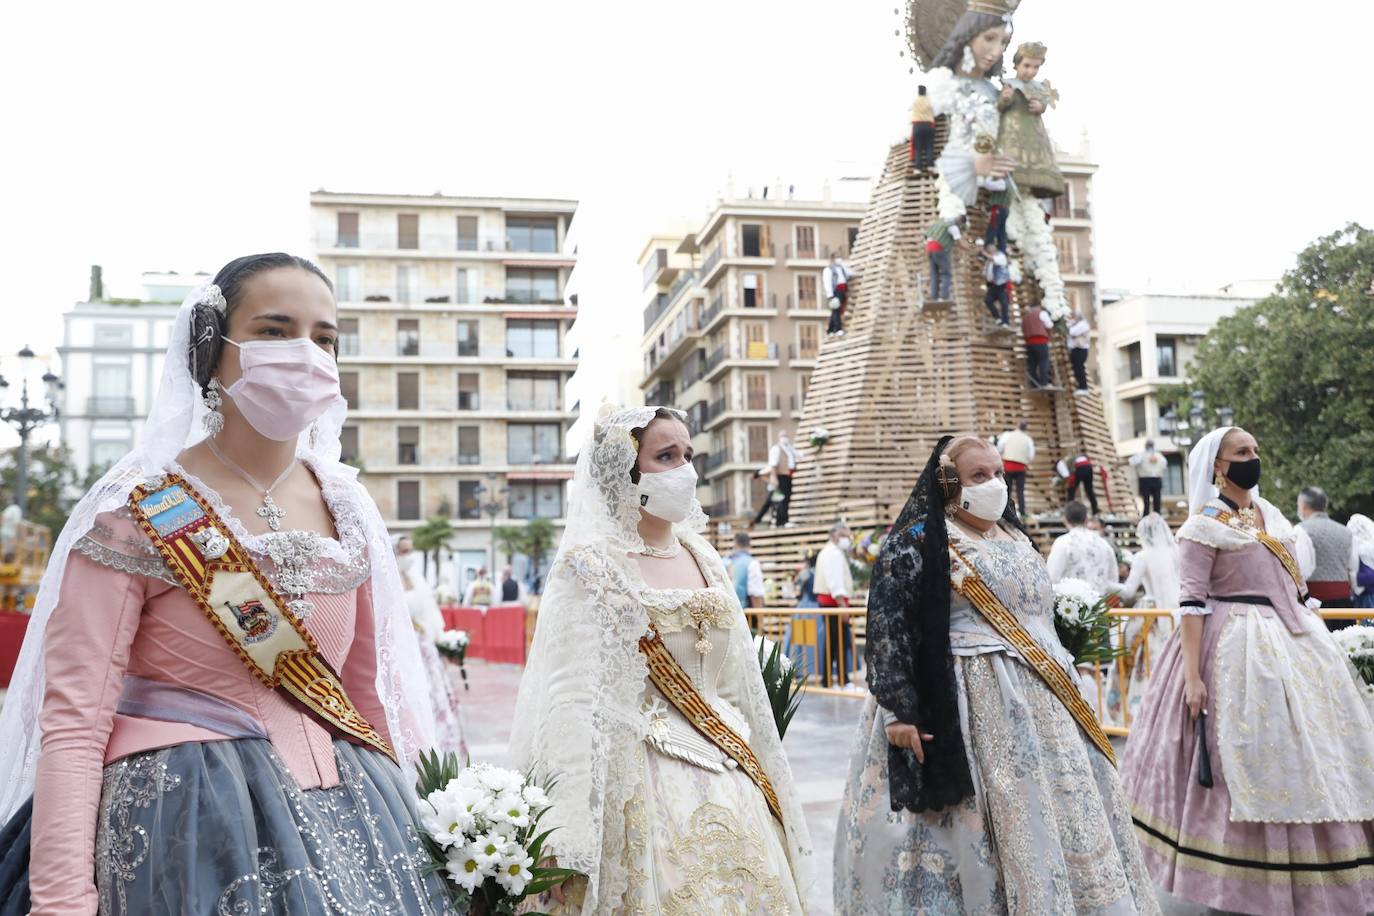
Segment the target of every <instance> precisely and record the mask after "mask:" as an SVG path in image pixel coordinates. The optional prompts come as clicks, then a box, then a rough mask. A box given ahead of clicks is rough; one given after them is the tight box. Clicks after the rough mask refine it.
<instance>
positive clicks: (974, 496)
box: [959, 477, 1007, 522]
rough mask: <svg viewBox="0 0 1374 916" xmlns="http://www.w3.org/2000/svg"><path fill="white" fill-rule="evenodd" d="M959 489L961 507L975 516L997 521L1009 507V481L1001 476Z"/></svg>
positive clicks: (984, 519)
mask: <svg viewBox="0 0 1374 916" xmlns="http://www.w3.org/2000/svg"><path fill="white" fill-rule="evenodd" d="M959 490H960V493H959V507H960V508H962V509H963V510H964V511H965V512H967V513H968V514H969V515H972V516H973V517H974V518H981V519H982V520H983V521H985V522H995V521H997V520H998V519H999V518H1001V517H1002V513H1003V512H1005V511H1006V509H1007V482H1006V481H1005V480H1003V479H1002V478H1001V477H994V478H992V479H991V480H985V481H983V482H982V483H980V484H977V485H975V486H971V487H970V486H962V487H960V488H959Z"/></svg>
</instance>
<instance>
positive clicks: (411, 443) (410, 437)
mask: <svg viewBox="0 0 1374 916" xmlns="http://www.w3.org/2000/svg"><path fill="white" fill-rule="evenodd" d="M396 463H397V464H419V463H420V427H418V426H398V427H396Z"/></svg>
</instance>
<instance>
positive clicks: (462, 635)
mask: <svg viewBox="0 0 1374 916" xmlns="http://www.w3.org/2000/svg"><path fill="white" fill-rule="evenodd" d="M469 642H471V639H469V637H468V633H467V630H443V631H441V632H440V633H439V635H438V636H436V637H435V638H434V648H435V649H436V650H438V652H439V654H440V655H442V656H443V657H444V658H446V659H448V660H449V661H451V662H453V663H454V664H455V665H457V666H458V673H459V674H460V675H462V677H463V689H464V690H467V689H468V669H467V666H466V665H465V664H463V662H464V660H465V659H466V658H467V656H468V643H469Z"/></svg>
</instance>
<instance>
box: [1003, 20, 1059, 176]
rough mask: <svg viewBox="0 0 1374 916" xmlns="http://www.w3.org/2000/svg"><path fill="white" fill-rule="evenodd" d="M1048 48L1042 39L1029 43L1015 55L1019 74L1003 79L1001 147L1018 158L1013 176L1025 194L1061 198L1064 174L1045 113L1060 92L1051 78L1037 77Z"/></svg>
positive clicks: (1057, 98) (1013, 61) (1006, 152)
mask: <svg viewBox="0 0 1374 916" xmlns="http://www.w3.org/2000/svg"><path fill="white" fill-rule="evenodd" d="M1045 51H1046V48H1045V46H1044V45H1042V44H1040V43H1039V42H1026V43H1025V44H1023V45H1021V46H1020V47H1019V48H1017V49H1016V54H1015V55H1014V56H1013V57H1012V63H1013V64H1014V65H1015V67H1016V76H1015V77H1014V78H1012V79H1008V80H1005V81H1004V82H1003V84H1002V92H1001V94H1000V95H998V97H997V110H998V111H999V112H1001V119H1000V121H999V123H998V129H997V148H998V150H999V151H1000V152H1001V153H1002V154H1003V155H1005V156H1010V157H1011V158H1013V159H1015V160H1016V161H1017V163H1018V165H1017V166H1016V171H1014V172H1013V173H1012V177H1013V179H1014V180H1015V182H1016V186H1017V188H1018V189H1019V190H1020V191H1021V192H1022V193H1030V194H1034V195H1035V196H1036V197H1057V196H1059V195H1060V194H1063V193H1064V176H1063V174H1061V173H1060V171H1059V166H1058V164H1057V162H1056V161H1055V155H1054V144H1053V143H1052V142H1051V141H1050V134H1049V131H1047V130H1046V129H1045V122H1044V121H1043V120H1042V118H1041V116H1042V115H1044V113H1045V110H1046V109H1048V108H1053V107H1054V105H1055V103H1056V102H1058V101H1059V91H1058V90H1056V89H1055V88H1054V87H1052V86H1051V85H1050V82H1049V80H1041V79H1037V78H1036V77H1038V76H1039V75H1040V68H1041V67H1042V66H1043V65H1044V63H1045Z"/></svg>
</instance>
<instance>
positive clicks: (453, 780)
mask: <svg viewBox="0 0 1374 916" xmlns="http://www.w3.org/2000/svg"><path fill="white" fill-rule="evenodd" d="M417 769H418V772H419V782H418V783H416V786H415V788H416V791H417V792H418V793H419V795H420V823H421V826H422V827H423V828H424V829H423V831H422V833H421V838H422V840H423V841H424V844H425V847H426V848H427V849H428V850H429V853H430V856H431V857H432V858H433V860H434V864H433V866H432V868H433V870H434V871H442V872H443V873H444V874H445V875H446V877H447V882H446V886H448V887H449V889H450V891H451V892H452V893H453V896H454V901H455V902H456V903H459V904H466V906H467V911H468V912H469V913H470V914H482V916H496V914H501V916H509V914H514V913H515V912H516V908H517V906H518V904H519V903H520V902H521V901H522V900H524V899H525V898H526V897H533V896H537V895H539V894H542V893H544V892H545V891H547V890H549V889H550V888H553V887H557V886H558V885H560V884H562V883H563V882H564V881H566V880H567V879H569V878H571V877H573V876H575V875H578V874H580V873H579V872H576V871H573V870H572V869H568V868H545V867H542V866H540V865H539V864H538V863H539V862H540V861H542V860H543V858H544V857H545V855H546V854H545V852H544V841H545V840H547V839H548V837H549V834H551V833H553V831H552V830H545V831H543V832H540V830H539V821H540V820H541V819H542V818H543V817H544V815H545V814H546V813H547V812H548V810H549V796H548V792H549V790H550V789H552V788H553V781H552V780H546V781H544V782H543V783H542V784H540V783H537V782H535V781H534V779H533V778H532V777H531V776H530V775H528V774H527V775H523V776H522V775H521V774H519V773H517V772H515V771H514V770H505V769H502V768H500V767H495V766H491V765H489V764H478V765H476V766H464V767H462V768H461V769H460V768H459V765H458V758H457V757H456V756H455V755H454V754H445V755H443V756H440V755H439V754H438V753H437V752H433V751H431V752H430V753H429V754H428V755H424V754H422V755H420V762H419V766H418V768H417Z"/></svg>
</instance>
